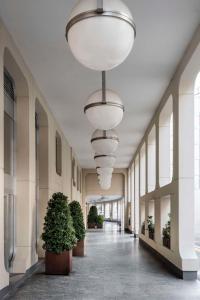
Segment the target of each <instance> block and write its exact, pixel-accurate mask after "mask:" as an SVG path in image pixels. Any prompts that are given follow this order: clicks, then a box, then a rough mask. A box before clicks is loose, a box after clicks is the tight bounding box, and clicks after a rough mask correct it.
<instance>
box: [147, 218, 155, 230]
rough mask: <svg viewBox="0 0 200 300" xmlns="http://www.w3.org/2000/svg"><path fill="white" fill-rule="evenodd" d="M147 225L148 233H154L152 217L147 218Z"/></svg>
mask: <svg viewBox="0 0 200 300" xmlns="http://www.w3.org/2000/svg"><path fill="white" fill-rule="evenodd" d="M147 223H148V230H149V232H152V233H154V223H153V217H152V216H148V219H147Z"/></svg>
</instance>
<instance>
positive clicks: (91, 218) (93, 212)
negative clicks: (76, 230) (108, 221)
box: [88, 206, 98, 224]
mask: <svg viewBox="0 0 200 300" xmlns="http://www.w3.org/2000/svg"><path fill="white" fill-rule="evenodd" d="M97 216H98V213H97V208H96V206H91V207H90V211H89V215H88V223H90V224H92V223H96V222H97Z"/></svg>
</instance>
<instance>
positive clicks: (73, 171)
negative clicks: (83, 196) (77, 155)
mask: <svg viewBox="0 0 200 300" xmlns="http://www.w3.org/2000/svg"><path fill="white" fill-rule="evenodd" d="M75 166H76V162H75V159H74V158H73V159H72V184H73V186H74V187H75V186H76V180H75Z"/></svg>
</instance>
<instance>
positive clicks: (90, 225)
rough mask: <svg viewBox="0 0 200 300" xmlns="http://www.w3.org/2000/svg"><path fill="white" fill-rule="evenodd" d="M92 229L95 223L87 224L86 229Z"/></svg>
mask: <svg viewBox="0 0 200 300" xmlns="http://www.w3.org/2000/svg"><path fill="white" fill-rule="evenodd" d="M94 228H96V224H95V223H88V229H94Z"/></svg>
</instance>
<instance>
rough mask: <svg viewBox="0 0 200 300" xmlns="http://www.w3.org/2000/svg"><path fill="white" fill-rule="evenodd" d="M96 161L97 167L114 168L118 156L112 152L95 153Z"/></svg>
mask: <svg viewBox="0 0 200 300" xmlns="http://www.w3.org/2000/svg"><path fill="white" fill-rule="evenodd" d="M94 160H95V163H96V166H97V167H100V168H113V167H114V164H115V161H116V157H115V156H114V155H112V154H109V155H95V157H94Z"/></svg>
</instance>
